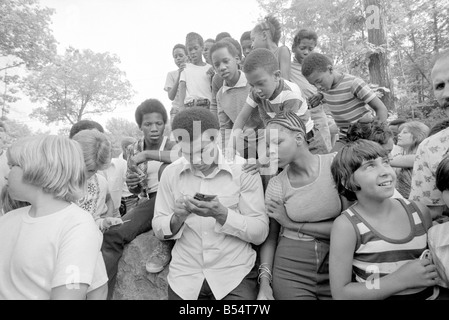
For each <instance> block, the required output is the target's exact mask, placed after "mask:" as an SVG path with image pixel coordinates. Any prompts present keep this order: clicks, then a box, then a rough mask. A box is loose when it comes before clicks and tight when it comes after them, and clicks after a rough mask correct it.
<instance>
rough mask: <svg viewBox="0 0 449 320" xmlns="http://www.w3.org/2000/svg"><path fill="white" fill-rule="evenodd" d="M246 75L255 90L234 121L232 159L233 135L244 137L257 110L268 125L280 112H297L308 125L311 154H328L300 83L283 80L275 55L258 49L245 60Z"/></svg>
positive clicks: (229, 147) (231, 139)
mask: <svg viewBox="0 0 449 320" xmlns="http://www.w3.org/2000/svg"><path fill="white" fill-rule="evenodd" d="M243 72H245V75H246V79H247V80H248V82H249V83H250V85H251V86H252V87H253V89H252V91H251V93H250V94H249V95H248V99H247V100H246V102H245V105H244V106H243V108H242V110H241V111H240V113H239V115H238V117H237V119H236V120H235V122H234V126H233V131H232V133H231V138H230V140H229V143H228V145H227V151H226V155H227V157H228V158H232V157H233V150H235V147H234V146H233V144H234V138H233V136H235V137H238V136H239V135H240V133H241V130H242V129H243V127H244V125H245V123H246V122H247V121H248V119H249V117H250V115H251V113H252V111H253V109H254V108H256V109H258V110H259V114H260V117H261V118H262V120H263V122H264V124H266V122H267V121H268V120H269V119H271V118H273V117H274V116H275V115H277V114H279V113H282V112H287V111H291V112H293V113H296V114H297V115H298V116H299V117H300V118H301V120H302V121H303V122H304V124H305V125H306V130H307V136H306V139H307V142H308V143H309V148H310V151H311V152H312V153H314V154H325V153H328V151H327V148H326V146H325V145H324V141H323V139H322V138H321V136H320V135H318V134H315V130H314V123H313V120H312V119H311V118H310V113H309V110H308V109H307V103H306V102H305V100H304V98H303V97H302V95H301V90H300V89H299V87H298V86H297V85H296V84H294V83H292V82H290V81H287V80H285V79H284V78H282V77H281V71H280V70H279V63H278V61H277V59H276V56H275V55H274V53H273V52H271V51H270V50H268V49H263V48H259V49H254V50H253V51H251V53H250V54H249V55H248V56H247V57H246V59H245V64H244V66H243Z"/></svg>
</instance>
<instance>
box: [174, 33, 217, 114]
mask: <svg viewBox="0 0 449 320" xmlns="http://www.w3.org/2000/svg"><path fill="white" fill-rule="evenodd" d="M203 46H204V43H203V38H202V37H201V36H200V35H199V34H198V33H195V32H190V33H189V34H187V36H186V48H187V53H188V55H189V58H190V62H191V63H189V64H187V66H186V68H185V69H184V71H182V72H181V77H180V79H179V81H180V83H179V91H180V99H181V101H183V102H184V107H186V108H189V107H194V106H198V107H205V108H207V109H209V107H210V102H211V100H212V89H211V76H210V74H209V73H208V71H209V70H210V69H211V68H212V66H211V65H210V64H208V63H206V62H204V61H203Z"/></svg>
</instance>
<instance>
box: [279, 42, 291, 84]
mask: <svg viewBox="0 0 449 320" xmlns="http://www.w3.org/2000/svg"><path fill="white" fill-rule="evenodd" d="M279 68H280V70H281V76H282V78H284V79H286V80H289V81H290V70H291V54H290V50H289V49H288V48H287V47H285V46H282V47H280V48H279Z"/></svg>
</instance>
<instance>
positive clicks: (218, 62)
mask: <svg viewBox="0 0 449 320" xmlns="http://www.w3.org/2000/svg"><path fill="white" fill-rule="evenodd" d="M210 55H211V59H212V64H213V66H214V68H215V70H216V72H217V75H218V76H220V77H221V78H222V79H223V80H222V85H223V86H222V87H221V88H220V90H219V91H218V93H217V110H218V120H219V123H220V133H221V142H222V146H223V150H224V148H225V146H226V144H227V143H228V141H229V134H230V131H231V130H232V126H233V125H234V121H235V120H236V119H237V116H238V114H239V112H240V110H241V109H242V107H243V105H244V104H245V101H246V99H247V98H248V94H249V92H250V88H251V86H250V85H249V83H248V81H247V80H246V76H245V74H244V73H243V72H241V71H240V70H239V66H238V63H239V60H240V59H239V58H238V56H239V53H238V50H237V49H236V48H235V46H234V45H233V44H232V43H231V42H229V41H219V42H217V43H215V44H214V45H213V46H212V48H211V49H210ZM262 128H263V123H262V120H261V119H260V116H259V111H258V110H257V109H253V112H252V114H251V116H250V118H249V120H248V121H247V122H246V123H245V128H244V129H248V130H247V132H248V134H245V131H244V133H243V135H242V136H241V137H242V140H243V142H242V143H239V144H237V146H239V147H242V148H241V149H238V151H239V153H240V154H241V156H243V157H244V158H246V159H247V158H248V156H249V155H252V157H254V158H256V146H257V144H256V143H257V141H256V139H257V135H256V133H257V130H258V129H262Z"/></svg>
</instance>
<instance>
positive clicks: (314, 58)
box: [302, 52, 333, 78]
mask: <svg viewBox="0 0 449 320" xmlns="http://www.w3.org/2000/svg"><path fill="white" fill-rule="evenodd" d="M329 66H333V62H332V60H331V59H329V58H328V57H327V56H325V55H324V54H321V53H318V52H312V53H311V54H309V55H308V56H307V57H306V58H305V59H304V61H303V62H302V74H303V76H304V77H306V78H307V77H308V76H310V75H311V74H312V73H314V72H315V71H317V72H326V71H327V70H329V69H328V68H329Z"/></svg>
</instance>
